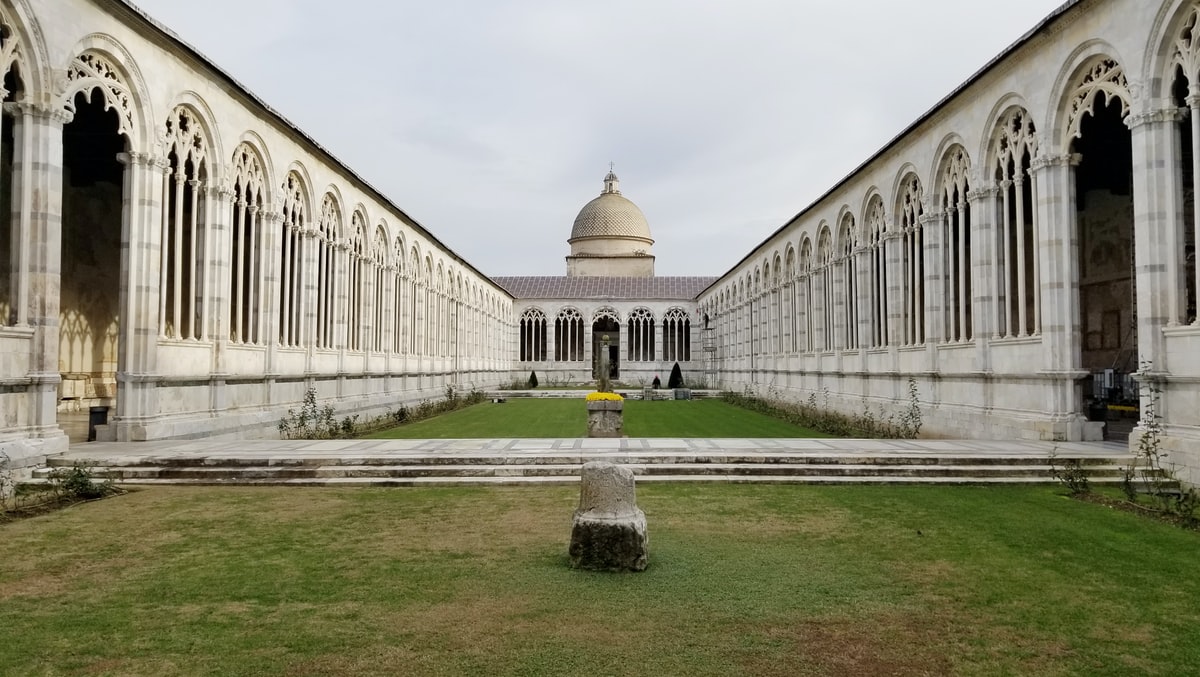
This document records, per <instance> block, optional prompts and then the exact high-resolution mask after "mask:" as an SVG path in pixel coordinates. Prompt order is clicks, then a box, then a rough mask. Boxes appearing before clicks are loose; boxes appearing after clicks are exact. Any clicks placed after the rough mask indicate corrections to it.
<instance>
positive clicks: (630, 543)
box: [569, 510, 648, 571]
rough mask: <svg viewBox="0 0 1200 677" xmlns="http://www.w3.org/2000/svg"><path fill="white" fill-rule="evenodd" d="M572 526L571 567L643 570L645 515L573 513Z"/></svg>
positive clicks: (644, 564) (644, 562) (599, 569)
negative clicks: (598, 516)
mask: <svg viewBox="0 0 1200 677" xmlns="http://www.w3.org/2000/svg"><path fill="white" fill-rule="evenodd" d="M574 521H575V523H574V525H573V526H572V527H571V549H570V553H569V554H570V555H571V567H572V568H575V569H588V570H591V571H644V570H645V569H646V560H647V548H646V544H647V540H648V539H647V538H646V514H645V513H643V512H642V511H641V510H638V511H637V514H636V515H632V516H629V517H625V518H621V519H612V520H608V519H595V518H591V517H584V516H580V515H576V516H575V520H574Z"/></svg>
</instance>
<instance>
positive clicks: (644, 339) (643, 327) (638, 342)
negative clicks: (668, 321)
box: [627, 308, 654, 362]
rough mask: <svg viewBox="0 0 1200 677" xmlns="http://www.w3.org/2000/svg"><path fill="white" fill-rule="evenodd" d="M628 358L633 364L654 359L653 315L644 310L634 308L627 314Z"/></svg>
mask: <svg viewBox="0 0 1200 677" xmlns="http://www.w3.org/2000/svg"><path fill="white" fill-rule="evenodd" d="M628 324H629V348H628V358H627V359H629V360H630V361H633V362H649V361H651V360H653V359H654V314H653V313H651V312H650V311H649V310H648V309H646V308H636V309H634V311H633V312H632V313H630V314H629V323H628Z"/></svg>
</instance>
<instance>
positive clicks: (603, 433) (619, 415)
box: [587, 400, 625, 437]
mask: <svg viewBox="0 0 1200 677" xmlns="http://www.w3.org/2000/svg"><path fill="white" fill-rule="evenodd" d="M587 413H588V423H587V436H588V437H625V403H624V402H622V401H620V400H596V401H595V402H588V403H587Z"/></svg>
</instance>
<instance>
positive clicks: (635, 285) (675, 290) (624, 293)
mask: <svg viewBox="0 0 1200 677" xmlns="http://www.w3.org/2000/svg"><path fill="white" fill-rule="evenodd" d="M716 280H717V278H715V277H566V276H523V277H493V278H492V282H495V283H496V284H498V285H500V286H501V287H504V288H505V289H506V290H507V291H508V293H510V294H512V295H513V296H514V297H516V298H519V299H664V300H667V299H677V300H692V299H694V298H696V296H697V295H698V294H699V293H700V292H701V291H703V290H704V289H706V288H707V287H708V286H709V285H711V284H712V283H713V282H715V281H716Z"/></svg>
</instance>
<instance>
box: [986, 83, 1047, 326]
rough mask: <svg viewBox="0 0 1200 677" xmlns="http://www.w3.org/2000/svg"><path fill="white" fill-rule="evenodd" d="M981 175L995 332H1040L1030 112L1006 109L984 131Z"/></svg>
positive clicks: (1034, 148) (1033, 134) (1034, 134)
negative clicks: (988, 185) (986, 185)
mask: <svg viewBox="0 0 1200 677" xmlns="http://www.w3.org/2000/svg"><path fill="white" fill-rule="evenodd" d="M989 138H990V139H991V142H990V145H989V147H988V154H987V157H988V162H989V165H988V166H987V168H986V169H985V175H986V176H988V177H990V178H991V179H992V180H994V181H995V185H996V188H997V194H996V197H995V198H994V200H995V202H994V204H995V210H996V214H998V215H999V216H998V219H999V223H998V224H997V225H998V228H997V229H996V252H997V256H996V265H997V268H998V278H999V285H998V289H997V291H998V294H997V298H996V301H997V303H996V317H995V318H994V319H995V323H996V325H995V326H996V334H997V335H999V336H1000V337H1013V336H1028V335H1036V334H1038V333H1039V332H1040V322H1039V318H1040V315H1041V307H1040V304H1041V295H1040V294H1039V293H1038V284H1039V283H1038V277H1039V276H1038V257H1037V242H1038V237H1039V235H1038V224H1037V209H1036V198H1035V196H1034V192H1035V185H1034V181H1033V173H1032V167H1033V162H1034V160H1036V159H1037V157H1038V136H1037V131H1036V129H1035V127H1034V123H1033V116H1031V115H1030V114H1029V111H1028V110H1026V109H1025V108H1024V107H1023V106H1020V105H1013V106H1010V107H1009V108H1007V109H1006V110H1005V111H1004V112H1003V113H1002V114H1001V115H1000V117H999V118H997V119H996V123H995V126H994V127H993V128H992V130H991V134H990V135H989Z"/></svg>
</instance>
